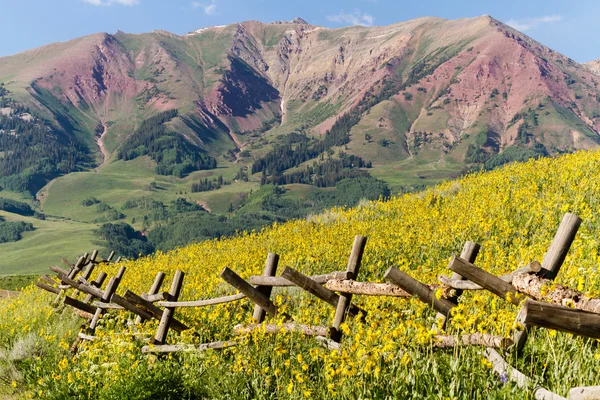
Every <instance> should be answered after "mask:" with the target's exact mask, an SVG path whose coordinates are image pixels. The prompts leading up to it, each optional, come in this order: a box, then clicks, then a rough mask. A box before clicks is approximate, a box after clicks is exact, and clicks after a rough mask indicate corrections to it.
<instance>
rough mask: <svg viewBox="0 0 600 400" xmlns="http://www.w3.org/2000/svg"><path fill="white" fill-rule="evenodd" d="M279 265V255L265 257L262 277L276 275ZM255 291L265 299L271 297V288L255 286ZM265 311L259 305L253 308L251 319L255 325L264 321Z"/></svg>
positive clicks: (270, 254) (272, 254)
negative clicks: (254, 321)
mask: <svg viewBox="0 0 600 400" xmlns="http://www.w3.org/2000/svg"><path fill="white" fill-rule="evenodd" d="M278 264H279V255H278V254H275V253H269V255H268V256H267V261H266V263H265V269H264V272H263V276H275V274H276V273H277V265H278ZM256 290H258V291H259V292H261V293H262V294H264V295H265V296H266V297H267V298H269V297H271V292H272V290H273V286H257V287H256ZM265 316H266V311H265V310H263V308H262V307H260V306H259V305H255V306H254V314H252V318H254V319H255V320H256V322H257V323H259V324H260V323H262V322H263V321H264V320H265Z"/></svg>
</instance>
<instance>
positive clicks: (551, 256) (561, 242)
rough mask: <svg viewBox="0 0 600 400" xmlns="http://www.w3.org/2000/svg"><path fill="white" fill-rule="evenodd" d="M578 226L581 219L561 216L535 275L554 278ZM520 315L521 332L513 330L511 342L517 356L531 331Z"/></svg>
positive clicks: (518, 320) (570, 215)
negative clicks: (539, 268)
mask: <svg viewBox="0 0 600 400" xmlns="http://www.w3.org/2000/svg"><path fill="white" fill-rule="evenodd" d="M579 226H581V218H579V217H578V216H577V215H575V214H571V213H566V214H565V215H564V216H563V219H562V221H561V222H560V225H559V226H558V230H557V231H556V235H554V239H552V243H550V247H548V251H547V252H546V254H545V255H544V260H543V261H542V269H541V270H540V271H539V272H538V273H537V274H536V275H538V276H540V277H542V278H546V279H550V280H554V278H556V276H557V275H558V272H559V271H560V268H561V267H562V265H563V262H564V261H565V258H566V257H567V253H568V252H569V249H570V248H571V244H573V240H575V235H576V234H577V231H578V230H579ZM520 315H521V313H519V317H517V322H519V323H521V325H523V330H515V332H514V334H513V342H514V343H515V350H516V352H517V354H519V353H521V351H522V350H523V348H524V347H525V343H527V337H528V336H529V331H530V329H531V327H530V326H529V325H527V324H526V323H525V322H524V321H522V320H521V319H520Z"/></svg>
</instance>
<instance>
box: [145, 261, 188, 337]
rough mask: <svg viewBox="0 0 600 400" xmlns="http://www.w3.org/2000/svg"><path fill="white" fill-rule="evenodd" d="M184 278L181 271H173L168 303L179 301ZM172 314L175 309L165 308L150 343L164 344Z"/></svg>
mask: <svg viewBox="0 0 600 400" xmlns="http://www.w3.org/2000/svg"><path fill="white" fill-rule="evenodd" d="M184 276H185V273H184V272H183V271H179V270H177V271H175V276H174V277H173V282H172V283H171V290H170V291H169V301H177V300H178V299H179V294H180V293H181V285H182V283H183V278H184ZM174 313H175V307H165V309H164V310H163V314H162V317H161V318H160V323H159V324H158V330H157V332H156V336H155V337H154V340H153V341H152V343H153V344H159V345H160V344H165V340H166V339H167V333H168V332H169V325H170V324H171V319H172V318H173V314H174Z"/></svg>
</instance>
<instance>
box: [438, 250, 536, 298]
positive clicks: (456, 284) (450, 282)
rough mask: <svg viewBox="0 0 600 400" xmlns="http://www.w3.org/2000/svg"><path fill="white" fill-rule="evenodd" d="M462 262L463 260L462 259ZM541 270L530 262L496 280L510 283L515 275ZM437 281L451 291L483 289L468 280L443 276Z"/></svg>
mask: <svg viewBox="0 0 600 400" xmlns="http://www.w3.org/2000/svg"><path fill="white" fill-rule="evenodd" d="M461 258H462V257H461ZM463 260H464V258H463ZM541 269H542V265H541V264H540V263H539V262H537V261H532V262H531V263H529V264H528V265H526V266H524V267H522V268H519V269H516V270H514V271H513V272H511V273H510V274H506V275H502V276H499V277H498V278H500V279H502V280H503V281H504V282H507V283H512V281H513V279H514V277H515V276H517V275H522V274H530V273H538V272H540V271H541ZM438 280H439V281H440V282H442V283H443V284H444V285H446V286H449V287H451V288H453V289H457V290H483V287H481V286H480V285H478V284H476V283H474V282H471V281H469V280H462V279H461V280H456V279H452V278H448V277H447V276H445V275H440V277H439V278H438Z"/></svg>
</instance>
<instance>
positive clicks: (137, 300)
mask: <svg viewBox="0 0 600 400" xmlns="http://www.w3.org/2000/svg"><path fill="white" fill-rule="evenodd" d="M125 299H126V300H127V301H130V302H131V303H132V304H134V305H135V306H136V307H139V308H140V309H142V310H145V311H148V312H149V313H150V314H151V315H152V316H153V317H154V318H156V319H159V320H160V319H161V318H162V314H163V310H161V309H160V308H158V307H157V306H155V305H154V304H153V303H151V302H149V301H148V300H146V299H144V298H142V297H141V296H138V295H137V294H135V293H133V292H132V291H130V290H128V291H127V292H125ZM170 327H171V328H173V329H175V330H176V331H177V332H182V331H185V330H188V329H190V328H189V327H188V326H187V325H185V324H184V323H183V322H181V321H178V320H177V319H175V318H172V319H171V325H170Z"/></svg>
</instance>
